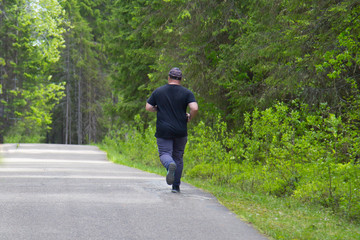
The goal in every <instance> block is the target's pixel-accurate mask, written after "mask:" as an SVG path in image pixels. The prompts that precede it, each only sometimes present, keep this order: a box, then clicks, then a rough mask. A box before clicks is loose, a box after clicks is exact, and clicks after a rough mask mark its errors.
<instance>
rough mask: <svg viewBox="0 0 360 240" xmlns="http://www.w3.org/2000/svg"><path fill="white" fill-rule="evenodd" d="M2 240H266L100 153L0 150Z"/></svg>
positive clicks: (199, 200) (37, 147) (27, 147)
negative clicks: (0, 156)
mask: <svg viewBox="0 0 360 240" xmlns="http://www.w3.org/2000/svg"><path fill="white" fill-rule="evenodd" d="M0 148H1V155H2V160H0V161H1V163H0V239H1V240H22V239H26V240H28V239H29V240H30V239H31V240H32V239H33V240H43V239H51V240H52V239H59V240H60V239H61V240H67V239H68V240H73V239H74V240H83V239H84V240H90V239H96V240H100V239H104V240H112V239H124V240H138V239H144V240H145V239H146V240H150V239H154V240H162V239H174V240H175V239H176V240H187V239H189V240H197V239H199V240H200V239H201V240H202V239H204V240H211V239H216V240H227V239H229V240H230V239H236V240H265V239H266V238H265V237H264V236H262V235H261V234H260V233H258V232H257V231H256V230H254V229H253V228H252V227H251V226H250V225H248V224H246V223H244V222H242V221H241V220H240V219H239V218H237V217H236V215H234V214H233V213H231V212H230V211H229V210H227V209H226V208H225V207H224V206H222V205H221V204H219V203H218V201H217V200H216V198H214V197H213V196H212V195H210V194H208V193H205V192H203V191H201V190H199V189H196V188H194V187H192V186H190V185H187V184H182V185H181V191H182V192H181V193H180V194H176V193H171V191H170V186H168V185H167V184H166V182H165V178H164V177H161V176H158V175H155V174H151V173H146V172H143V171H140V170H137V169H133V168H129V167H125V166H121V165H118V164H114V163H110V162H109V161H108V160H107V159H106V155H105V153H103V152H101V151H99V150H98V149H97V148H96V147H94V146H77V145H47V144H42V145H41V144H21V145H19V146H17V145H6V144H5V145H0Z"/></svg>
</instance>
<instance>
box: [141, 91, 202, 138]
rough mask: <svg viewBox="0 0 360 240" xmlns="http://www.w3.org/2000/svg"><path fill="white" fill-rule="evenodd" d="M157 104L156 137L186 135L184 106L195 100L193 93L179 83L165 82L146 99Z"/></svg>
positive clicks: (153, 104) (151, 103) (152, 103)
mask: <svg viewBox="0 0 360 240" xmlns="http://www.w3.org/2000/svg"><path fill="white" fill-rule="evenodd" d="M147 102H148V103H149V104H150V105H152V106H157V110H158V111H157V120H156V133H155V137H157V138H178V137H186V136H187V118H186V108H187V106H188V104H189V103H191V102H196V100H195V96H194V94H193V93H192V92H191V91H190V90H189V89H187V88H185V87H183V86H180V85H172V84H167V85H164V86H161V87H159V88H157V89H156V90H155V91H154V92H153V93H152V94H151V96H150V98H149V99H148V100H147Z"/></svg>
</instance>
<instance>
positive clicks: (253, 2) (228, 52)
mask: <svg viewBox="0 0 360 240" xmlns="http://www.w3.org/2000/svg"><path fill="white" fill-rule="evenodd" d="M172 67H179V68H180V69H181V70H182V72H183V74H184V79H183V81H182V85H184V86H185V87H187V88H189V89H191V90H192V91H193V92H194V94H195V96H196V99H197V101H198V103H199V109H200V111H199V114H198V116H197V118H196V119H195V120H194V122H192V123H191V124H190V125H189V142H188V146H187V150H186V153H185V165H186V166H185V169H184V174H185V176H188V177H192V178H197V179H206V180H207V181H211V182H213V183H214V184H226V185H231V186H234V187H237V188H239V189H242V190H244V191H247V192H256V193H263V194H270V195H273V196H277V197H291V198H294V199H297V200H299V201H302V202H307V203H312V204H320V205H321V206H324V207H325V208H328V209H331V210H332V211H333V212H335V213H336V214H339V215H340V216H342V217H343V218H345V219H347V220H349V221H355V222H359V221H360V191H359V188H360V135H359V134H360V128H359V127H360V114H359V112H360V94H359V90H360V2H359V1H358V0H291V1H289V0H241V1H239V0H206V1H205V0H197V1H192V0H131V1H130V0H116V1H115V0H114V1H105V0H0V143H11V142H40V143H62V144H100V143H101V144H104V145H106V146H108V148H109V149H110V148H111V149H115V150H116V151H118V152H121V153H123V154H125V155H126V156H129V158H131V159H134V161H135V159H136V161H142V162H143V163H144V164H145V165H152V166H158V165H159V161H158V157H157V153H156V143H155V141H156V140H155V138H154V128H155V117H156V116H155V115H154V114H152V113H148V112H146V111H145V102H146V99H147V98H148V97H149V96H150V94H151V92H152V91H153V90H154V89H155V88H156V87H159V86H161V85H164V84H166V81H167V74H168V71H169V70H170V69H171V68H172Z"/></svg>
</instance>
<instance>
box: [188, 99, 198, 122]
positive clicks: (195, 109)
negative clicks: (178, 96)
mask: <svg viewBox="0 0 360 240" xmlns="http://www.w3.org/2000/svg"><path fill="white" fill-rule="evenodd" d="M188 106H189V108H190V113H189V114H188V122H190V121H191V119H193V118H194V117H195V116H196V114H197V113H198V111H199V106H198V104H197V102H191V103H189V105H188Z"/></svg>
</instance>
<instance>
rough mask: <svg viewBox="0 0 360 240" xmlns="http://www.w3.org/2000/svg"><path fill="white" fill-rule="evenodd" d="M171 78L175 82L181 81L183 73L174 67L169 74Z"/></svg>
mask: <svg viewBox="0 0 360 240" xmlns="http://www.w3.org/2000/svg"><path fill="white" fill-rule="evenodd" d="M169 78H170V79H173V80H179V81H180V80H181V79H182V72H181V70H180V69H179V68H177V67H174V68H172V69H171V70H170V72H169Z"/></svg>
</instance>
